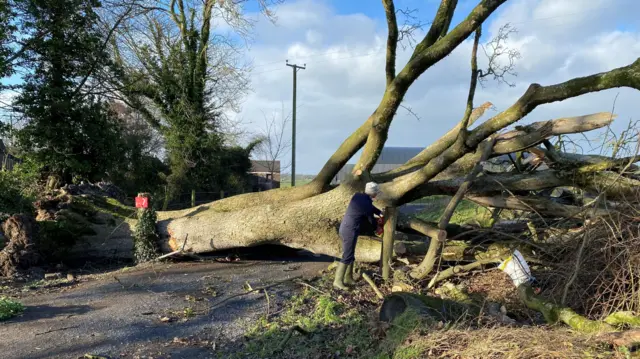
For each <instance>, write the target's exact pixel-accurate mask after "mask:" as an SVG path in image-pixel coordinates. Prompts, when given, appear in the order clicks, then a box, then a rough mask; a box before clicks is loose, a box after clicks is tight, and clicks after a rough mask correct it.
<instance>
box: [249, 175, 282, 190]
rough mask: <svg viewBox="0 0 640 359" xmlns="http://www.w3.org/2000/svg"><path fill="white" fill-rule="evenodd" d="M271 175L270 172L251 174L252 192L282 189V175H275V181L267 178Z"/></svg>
mask: <svg viewBox="0 0 640 359" xmlns="http://www.w3.org/2000/svg"><path fill="white" fill-rule="evenodd" d="M270 174H271V173H270V172H250V173H249V175H250V181H251V190H252V191H253V192H259V191H267V190H270V189H274V188H280V173H277V172H276V173H274V174H273V179H272V180H268V179H267V177H268V175H270Z"/></svg>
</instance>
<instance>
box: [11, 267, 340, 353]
mask: <svg viewBox="0 0 640 359" xmlns="http://www.w3.org/2000/svg"><path fill="white" fill-rule="evenodd" d="M306 260H307V261H300V259H297V261H291V260H290V261H285V262H283V261H262V260H253V261H240V262H235V263H218V262H213V261H212V262H205V263H177V264H156V265H154V266H153V267H151V268H145V269H139V270H136V269H134V270H131V271H127V272H122V271H119V272H114V273H112V274H109V275H105V276H103V278H101V279H97V280H93V281H89V282H86V283H82V284H80V285H78V286H77V287H74V288H66V290H60V291H57V292H54V293H48V294H42V295H35V296H33V295H30V296H26V297H24V298H22V299H21V301H22V302H23V304H25V305H26V307H27V309H26V311H25V313H24V314H23V315H22V316H21V317H19V318H16V319H13V320H11V321H8V322H4V323H2V324H0V348H2V354H1V355H0V356H1V357H2V358H4V359H18V358H31V359H40V358H78V357H80V356H83V355H84V354H86V353H89V354H94V355H108V356H109V357H114V358H115V357H123V358H133V357H136V355H140V356H141V355H152V356H153V358H168V357H171V358H173V359H175V358H212V357H215V356H214V355H215V350H214V349H213V348H214V346H216V347H218V348H219V347H220V345H224V343H225V342H226V343H228V341H229V340H235V339H238V338H239V337H241V336H242V334H243V332H244V328H246V326H247V325H248V324H249V323H250V322H251V321H253V320H254V319H256V318H257V317H259V316H260V315H262V314H264V313H265V312H266V310H267V308H266V300H265V299H264V298H265V297H264V294H263V293H260V294H250V295H245V296H241V297H238V298H236V299H232V300H231V301H229V302H227V303H226V304H225V305H224V306H222V307H219V308H215V309H213V310H209V308H210V306H211V304H213V303H215V302H217V301H219V300H220V299H223V298H226V297H227V296H229V295H232V294H236V293H240V292H242V291H243V284H244V283H245V282H247V281H248V282H249V283H250V284H251V285H252V286H253V287H256V286H260V285H262V284H265V283H269V282H272V281H276V280H282V279H286V278H290V277H293V276H297V275H303V276H312V275H314V274H316V273H317V272H318V271H319V270H322V269H324V268H326V267H327V265H328V263H327V259H325V258H314V257H307V258H306ZM114 277H115V278H118V280H119V282H118V281H117V280H116V279H115V278H114ZM292 289H293V287H292V286H291V285H285V286H280V287H276V288H273V290H272V291H271V294H272V295H274V298H273V299H272V300H271V303H270V310H271V312H275V311H276V310H277V306H278V305H279V304H280V303H281V302H282V301H283V299H284V298H286V297H288V296H290V295H292V293H293V292H292ZM185 308H191V309H190V310H189V309H188V310H187V313H188V314H190V315H191V316H190V317H188V318H185ZM162 317H167V318H170V319H171V321H170V322H163V321H162V320H161V318H162ZM165 320H166V319H165ZM174 338H177V339H176V340H174ZM184 338H188V339H187V340H185V339H184ZM186 341H188V342H189V343H190V344H189V345H187V344H185V343H186Z"/></svg>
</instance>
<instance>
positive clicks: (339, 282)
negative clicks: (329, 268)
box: [333, 263, 349, 290]
mask: <svg viewBox="0 0 640 359" xmlns="http://www.w3.org/2000/svg"><path fill="white" fill-rule="evenodd" d="M346 271H347V265H346V264H344V263H338V268H337V269H336V279H334V280H333V286H334V287H335V288H336V289H342V290H349V288H348V287H347V286H346V285H344V282H343V280H344V273H345V272H346Z"/></svg>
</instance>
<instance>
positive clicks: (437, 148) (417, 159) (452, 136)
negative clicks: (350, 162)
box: [374, 102, 493, 182]
mask: <svg viewBox="0 0 640 359" xmlns="http://www.w3.org/2000/svg"><path fill="white" fill-rule="evenodd" d="M492 106H493V104H492V103H491V102H485V103H484V104H482V105H481V106H480V107H477V108H475V109H474V110H473V111H472V112H471V116H470V118H469V122H468V124H467V126H471V125H473V123H474V122H476V120H477V119H479V118H480V117H482V115H483V114H484V112H485V111H486V110H487V109H489V108H490V107H492ZM462 124H463V121H462V120H461V121H460V122H458V124H457V125H456V127H454V128H452V129H451V130H449V132H447V133H446V134H444V136H442V137H440V138H439V139H438V140H437V141H436V142H434V143H432V144H431V145H429V146H428V147H426V148H425V149H424V150H422V151H421V152H420V153H418V154H417V155H415V156H414V157H413V158H411V159H410V160H408V161H407V162H406V163H405V164H403V165H402V166H399V167H397V168H395V169H393V170H391V171H388V172H384V173H380V174H375V175H374V179H375V180H376V181H378V182H387V181H390V180H392V179H394V178H396V177H400V176H401V175H404V174H407V173H411V172H413V171H415V170H417V169H420V168H422V167H424V166H425V165H426V164H427V163H429V161H431V160H432V159H434V158H436V157H437V156H439V155H440V154H442V152H444V151H445V150H446V149H447V148H449V147H451V145H453V144H454V143H455V141H456V138H457V137H458V134H459V133H460V129H461V128H462Z"/></svg>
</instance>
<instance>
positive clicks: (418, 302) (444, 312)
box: [379, 292, 479, 323]
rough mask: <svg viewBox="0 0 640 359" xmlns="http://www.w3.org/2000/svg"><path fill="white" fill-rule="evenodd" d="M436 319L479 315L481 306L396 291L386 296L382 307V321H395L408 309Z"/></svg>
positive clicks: (454, 318)
mask: <svg viewBox="0 0 640 359" xmlns="http://www.w3.org/2000/svg"><path fill="white" fill-rule="evenodd" d="M410 310H411V311H414V312H415V313H417V314H419V315H421V316H424V317H425V318H430V319H432V320H434V321H440V320H442V321H450V320H457V319H460V318H462V317H464V316H466V315H477V314H478V313H479V308H477V307H475V306H472V305H468V304H465V303H460V302H456V301H452V300H448V299H441V298H437V297H432V296H427V295H420V294H415V293H408V292H395V293H392V294H389V295H388V296H386V297H385V298H384V302H383V303H382V307H380V316H379V318H380V321H382V322H388V323H390V322H393V320H394V319H396V318H398V317H399V316H401V315H402V314H403V313H405V312H407V311H410Z"/></svg>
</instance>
